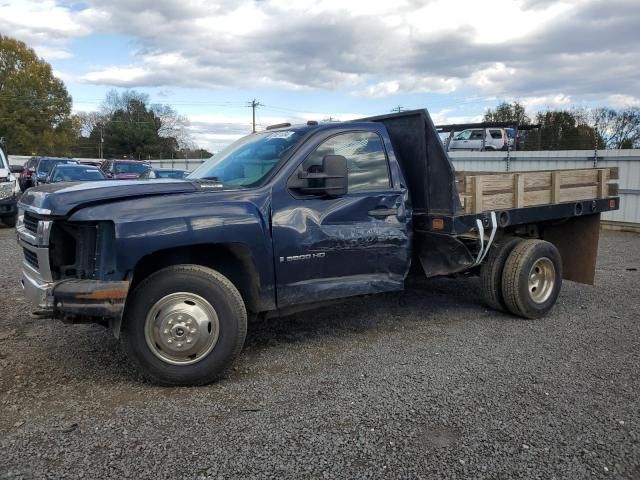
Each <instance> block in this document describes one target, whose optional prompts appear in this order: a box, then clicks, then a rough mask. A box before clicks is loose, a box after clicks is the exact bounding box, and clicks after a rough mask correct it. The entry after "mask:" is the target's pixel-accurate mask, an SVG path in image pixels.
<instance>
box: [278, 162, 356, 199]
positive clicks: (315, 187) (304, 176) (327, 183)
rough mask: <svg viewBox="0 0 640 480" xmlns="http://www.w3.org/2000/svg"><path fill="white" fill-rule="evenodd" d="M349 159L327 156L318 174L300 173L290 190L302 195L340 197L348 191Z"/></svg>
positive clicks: (291, 182)
mask: <svg viewBox="0 0 640 480" xmlns="http://www.w3.org/2000/svg"><path fill="white" fill-rule="evenodd" d="M347 175H348V172H347V159H346V158H345V157H343V156H342V155H325V156H324V157H323V159H322V168H321V170H320V171H317V172H298V175H297V177H292V178H291V180H290V181H289V188H291V189H294V190H298V191H299V192H302V193H308V194H313V195H327V196H330V197H339V196H341V195H345V194H346V193H347V191H348V183H347V182H348V178H347Z"/></svg>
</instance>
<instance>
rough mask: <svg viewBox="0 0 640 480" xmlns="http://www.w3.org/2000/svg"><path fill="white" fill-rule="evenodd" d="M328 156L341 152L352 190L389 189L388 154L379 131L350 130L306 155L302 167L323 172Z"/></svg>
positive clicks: (350, 189) (309, 170)
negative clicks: (323, 161)
mask: <svg viewBox="0 0 640 480" xmlns="http://www.w3.org/2000/svg"><path fill="white" fill-rule="evenodd" d="M326 155H342V156H343V157H345V158H346V159H347V170H348V172H349V173H348V175H349V177H348V183H349V192H370V191H378V190H386V189H388V188H389V187H390V186H391V181H390V178H389V168H388V165H387V155H386V153H385V150H384V146H383V144H382V140H381V139H380V136H379V135H378V134H377V133H373V132H350V133H342V134H340V135H336V136H335V137H331V138H329V139H327V140H325V141H324V142H323V143H321V144H320V145H319V146H318V147H317V148H316V150H315V151H314V152H312V153H311V154H310V155H309V156H308V157H307V158H306V160H305V161H304V162H303V164H302V168H303V170H304V171H305V172H309V173H318V172H321V171H322V159H323V158H324V157H325V156H326Z"/></svg>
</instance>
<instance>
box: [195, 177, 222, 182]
mask: <svg viewBox="0 0 640 480" xmlns="http://www.w3.org/2000/svg"><path fill="white" fill-rule="evenodd" d="M194 180H213V181H214V182H219V181H220V177H200V178H197V179H194Z"/></svg>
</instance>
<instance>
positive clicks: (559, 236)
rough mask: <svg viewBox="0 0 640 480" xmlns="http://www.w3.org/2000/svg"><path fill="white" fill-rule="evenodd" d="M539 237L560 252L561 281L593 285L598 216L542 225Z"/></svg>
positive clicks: (574, 218) (598, 234)
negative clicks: (562, 279)
mask: <svg viewBox="0 0 640 480" xmlns="http://www.w3.org/2000/svg"><path fill="white" fill-rule="evenodd" d="M541 236H542V239H543V240H546V241H547V242H551V243H553V244H554V245H555V246H556V248H557V249H558V250H559V251H560V256H561V257H562V271H563V278H564V279H565V280H571V281H573V282H578V283H585V284H587V285H593V283H594V280H595V275H596V258H597V256H598V241H599V239H600V214H599V213H597V214H595V215H584V216H581V217H573V218H570V219H568V220H567V221H566V222H562V223H559V224H555V225H545V226H544V228H543V229H542V232H541Z"/></svg>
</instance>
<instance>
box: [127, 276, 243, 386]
mask: <svg viewBox="0 0 640 480" xmlns="http://www.w3.org/2000/svg"><path fill="white" fill-rule="evenodd" d="M182 292H184V293H187V294H192V295H195V296H197V297H200V298H201V299H204V300H206V301H207V302H208V304H210V306H211V307H213V309H214V310H215V314H216V316H217V321H218V323H217V325H216V326H217V330H218V335H217V340H216V341H215V343H214V345H213V347H212V349H211V350H210V351H208V353H203V356H202V357H201V358H200V359H199V360H197V361H196V363H191V364H188V365H184V364H182V365H179V364H178V365H176V364H172V363H169V362H168V361H166V360H164V359H162V358H160V357H159V356H158V354H157V353H154V351H153V350H152V347H150V346H149V344H148V342H147V335H146V334H145V325H146V323H147V315H148V314H150V313H151V312H152V309H153V308H156V306H157V305H158V302H160V301H161V300H162V299H165V298H167V296H168V295H172V294H173V295H177V294H179V293H182ZM185 303H187V304H188V302H187V301H185ZM185 308H187V307H185ZM159 316H160V311H159V313H158V315H156V316H155V317H154V318H155V319H156V320H157V319H158V318H159ZM168 317H169V316H167V315H166V314H165V315H164V317H162V318H168ZM187 318H188V317H187ZM154 321H155V320H154ZM174 327H175V325H174ZM162 328H164V327H162ZM211 330H212V329H211V327H209V332H211ZM164 332H165V333H166V330H165V331H164ZM188 333H189V332H187V334H188ZM246 333H247V312H246V309H245V305H244V302H243V300H242V296H241V295H240V293H239V292H238V290H237V289H236V287H235V286H234V285H233V283H231V282H230V281H229V279H228V278H227V277H225V276H224V275H222V274H221V273H219V272H217V271H215V270H212V269H210V268H206V267H202V266H199V265H176V266H172V267H167V268H163V269H162V270H159V271H157V272H155V273H153V274H152V275H150V276H149V277H148V278H146V279H145V280H144V281H142V283H140V285H138V287H136V289H135V290H134V292H133V293H132V294H131V295H130V298H129V299H128V300H127V307H126V311H125V315H124V319H123V326H122V332H121V341H122V344H123V346H124V349H125V351H126V352H127V355H128V356H129V358H130V359H131V361H132V362H133V363H134V365H135V366H136V367H137V368H138V369H139V370H140V372H141V373H142V374H143V375H144V376H145V377H147V378H148V379H149V380H151V381H153V382H155V383H158V384H161V385H170V386H176V385H204V384H207V383H211V382H213V381H215V380H217V379H218V378H220V377H221V376H222V374H223V373H224V371H225V370H226V369H227V368H228V367H229V365H231V363H232V362H233V361H234V360H235V358H236V357H237V356H238V354H239V353H240V351H241V350H242V346H243V345H244V340H245V336H246ZM198 334H199V335H201V336H202V334H201V333H198ZM167 337H169V336H167ZM204 337H206V335H204ZM169 343H171V342H169ZM155 345H156V347H157V348H156V351H158V350H160V349H161V348H162V347H161V346H160V344H159V343H157V342H156V343H155Z"/></svg>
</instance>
